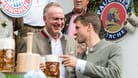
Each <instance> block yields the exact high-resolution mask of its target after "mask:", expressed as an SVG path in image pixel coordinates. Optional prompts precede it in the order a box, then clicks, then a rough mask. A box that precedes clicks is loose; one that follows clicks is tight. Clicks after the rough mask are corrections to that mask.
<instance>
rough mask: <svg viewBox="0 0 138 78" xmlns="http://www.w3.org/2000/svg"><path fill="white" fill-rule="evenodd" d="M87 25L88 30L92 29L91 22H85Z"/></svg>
mask: <svg viewBox="0 0 138 78" xmlns="http://www.w3.org/2000/svg"><path fill="white" fill-rule="evenodd" d="M87 27H88V31H91V30H92V29H93V26H92V24H91V23H88V24H87Z"/></svg>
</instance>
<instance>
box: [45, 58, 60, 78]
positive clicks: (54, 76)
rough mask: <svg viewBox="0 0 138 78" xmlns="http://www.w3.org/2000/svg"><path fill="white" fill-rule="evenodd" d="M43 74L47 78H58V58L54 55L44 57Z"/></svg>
mask: <svg viewBox="0 0 138 78" xmlns="http://www.w3.org/2000/svg"><path fill="white" fill-rule="evenodd" d="M45 60H46V61H45V65H46V69H45V71H44V72H45V74H46V76H47V78H60V69H59V58H58V56H56V55H46V56H45Z"/></svg>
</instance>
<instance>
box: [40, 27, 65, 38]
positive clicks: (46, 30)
mask: <svg viewBox="0 0 138 78" xmlns="http://www.w3.org/2000/svg"><path fill="white" fill-rule="evenodd" d="M43 30H44V32H45V33H46V34H47V36H48V37H49V39H50V40H52V39H54V38H53V37H52V36H51V35H50V34H49V33H48V31H47V30H46V27H44V29H43ZM62 36H63V34H62V32H60V36H59V38H58V39H61V38H62Z"/></svg>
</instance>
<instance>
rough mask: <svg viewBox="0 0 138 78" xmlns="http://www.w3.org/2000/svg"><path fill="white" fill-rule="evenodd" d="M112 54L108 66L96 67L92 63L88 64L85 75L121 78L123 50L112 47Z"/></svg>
mask: <svg viewBox="0 0 138 78" xmlns="http://www.w3.org/2000/svg"><path fill="white" fill-rule="evenodd" d="M108 48H109V49H110V51H109V52H110V53H109V56H108V60H107V63H106V66H101V65H96V64H94V63H92V62H88V61H87V63H86V66H85V71H84V75H87V76H90V77H97V78H121V63H122V61H121V59H122V55H121V48H120V47H118V46H110V47H108Z"/></svg>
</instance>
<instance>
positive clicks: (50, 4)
mask: <svg viewBox="0 0 138 78" xmlns="http://www.w3.org/2000/svg"><path fill="white" fill-rule="evenodd" d="M52 6H54V7H60V8H62V7H61V5H59V4H58V3H56V2H50V3H48V4H47V5H46V6H45V7H44V10H43V16H45V15H47V10H48V8H50V7H52ZM62 9H63V8H62Z"/></svg>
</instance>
